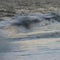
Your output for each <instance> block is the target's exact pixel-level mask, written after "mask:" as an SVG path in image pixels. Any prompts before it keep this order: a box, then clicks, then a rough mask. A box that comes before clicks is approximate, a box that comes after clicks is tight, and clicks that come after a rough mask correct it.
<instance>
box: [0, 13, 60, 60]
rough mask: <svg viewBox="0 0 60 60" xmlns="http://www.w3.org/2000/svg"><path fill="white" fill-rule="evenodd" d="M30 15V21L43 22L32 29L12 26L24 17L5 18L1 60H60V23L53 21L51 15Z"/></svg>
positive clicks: (0, 37)
mask: <svg viewBox="0 0 60 60" xmlns="http://www.w3.org/2000/svg"><path fill="white" fill-rule="evenodd" d="M30 15H31V14H30ZM30 15H29V18H28V19H35V18H39V19H43V20H42V22H41V23H38V24H33V26H32V27H31V29H26V28H25V27H24V26H20V27H18V26H12V25H11V24H12V23H14V22H19V21H20V20H18V19H23V16H20V17H19V16H17V17H16V18H15V20H12V18H9V17H8V18H7V17H4V18H3V19H4V21H1V22H0V60H60V22H58V21H57V20H54V19H52V16H51V14H46V15H45V14H42V15H41V14H36V15H35V16H34V14H33V15H32V17H31V16H30ZM24 17H26V16H24ZM45 17H47V18H49V19H50V20H49V21H47V20H45V19H44V18H45ZM26 19H27V18H26ZM26 19H25V20H26ZM23 20H24V19H23ZM52 20H53V21H54V22H53V21H52ZM21 21H22V20H21ZM46 23H47V25H45V24H46Z"/></svg>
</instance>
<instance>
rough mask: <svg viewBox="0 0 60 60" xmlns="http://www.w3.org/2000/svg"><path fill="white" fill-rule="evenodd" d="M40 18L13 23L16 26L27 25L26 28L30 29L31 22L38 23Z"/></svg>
mask: <svg viewBox="0 0 60 60" xmlns="http://www.w3.org/2000/svg"><path fill="white" fill-rule="evenodd" d="M39 22H40V20H39V19H34V20H30V19H29V20H26V19H25V20H22V21H21V22H16V23H13V25H14V26H18V27H19V26H23V27H25V28H26V29H30V27H31V24H36V23H39Z"/></svg>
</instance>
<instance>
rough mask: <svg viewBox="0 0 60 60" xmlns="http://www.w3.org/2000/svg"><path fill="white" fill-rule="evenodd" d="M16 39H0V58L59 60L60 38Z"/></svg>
mask: <svg viewBox="0 0 60 60" xmlns="http://www.w3.org/2000/svg"><path fill="white" fill-rule="evenodd" d="M17 40H18V41H17ZM17 40H15V41H14V40H12V39H5V40H2V39H0V60H40V59H41V60H60V38H44V39H32V40H29V39H27V40H20V39H17ZM4 41H5V42H4Z"/></svg>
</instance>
